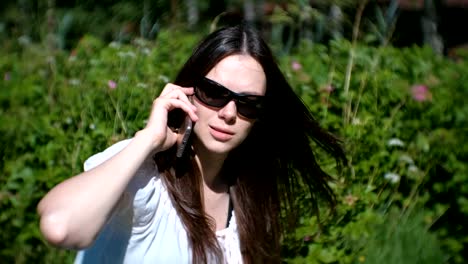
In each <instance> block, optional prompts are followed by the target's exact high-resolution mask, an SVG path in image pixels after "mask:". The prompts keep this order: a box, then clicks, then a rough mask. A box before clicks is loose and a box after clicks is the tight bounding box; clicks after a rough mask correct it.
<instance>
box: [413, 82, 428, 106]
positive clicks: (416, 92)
mask: <svg viewBox="0 0 468 264" xmlns="http://www.w3.org/2000/svg"><path fill="white" fill-rule="evenodd" d="M411 95H412V97H413V99H414V100H415V101H418V102H424V101H431V100H432V94H431V92H430V91H429V88H428V87H427V86H425V85H422V84H416V85H413V86H412V87H411Z"/></svg>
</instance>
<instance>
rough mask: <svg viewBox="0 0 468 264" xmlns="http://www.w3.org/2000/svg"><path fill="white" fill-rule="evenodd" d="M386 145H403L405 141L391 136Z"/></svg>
mask: <svg viewBox="0 0 468 264" xmlns="http://www.w3.org/2000/svg"><path fill="white" fill-rule="evenodd" d="M387 145H388V146H389V147H393V146H395V147H404V146H405V143H403V141H401V139H399V138H391V139H390V140H389V141H388V142H387Z"/></svg>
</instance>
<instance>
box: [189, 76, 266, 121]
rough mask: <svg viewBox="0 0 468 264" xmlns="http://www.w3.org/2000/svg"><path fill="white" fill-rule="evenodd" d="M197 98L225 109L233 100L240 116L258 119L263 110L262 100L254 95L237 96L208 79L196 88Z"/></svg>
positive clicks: (203, 80)
mask: <svg viewBox="0 0 468 264" xmlns="http://www.w3.org/2000/svg"><path fill="white" fill-rule="evenodd" d="M195 96H196V97H197V98H198V100H200V101H201V102H202V103H204V104H206V105H209V106H212V107H224V106H225V105H226V104H227V103H229V102H230V101H231V100H235V101H236V107H237V111H238V112H239V114H240V115H242V116H244V117H246V118H250V119H256V118H257V117H258V116H259V115H260V110H261V108H262V98H261V97H259V96H252V95H236V94H234V93H233V92H231V91H230V90H228V89H226V88H224V87H223V86H221V85H219V84H216V83H214V82H213V81H210V80H208V79H202V81H200V83H199V84H198V85H197V86H196V88H195Z"/></svg>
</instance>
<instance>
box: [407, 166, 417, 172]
mask: <svg viewBox="0 0 468 264" xmlns="http://www.w3.org/2000/svg"><path fill="white" fill-rule="evenodd" d="M408 171H409V172H418V171H419V168H418V167H417V166H416V165H410V166H409V167H408Z"/></svg>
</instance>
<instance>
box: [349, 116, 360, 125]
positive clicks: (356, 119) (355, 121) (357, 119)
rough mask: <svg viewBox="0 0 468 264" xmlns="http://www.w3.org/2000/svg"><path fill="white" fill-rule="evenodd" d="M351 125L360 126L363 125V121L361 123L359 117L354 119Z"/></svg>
mask: <svg viewBox="0 0 468 264" xmlns="http://www.w3.org/2000/svg"><path fill="white" fill-rule="evenodd" d="M351 123H352V124H353V125H356V126H358V125H361V124H362V121H361V119H359V118H358V117H356V118H353V121H351Z"/></svg>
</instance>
